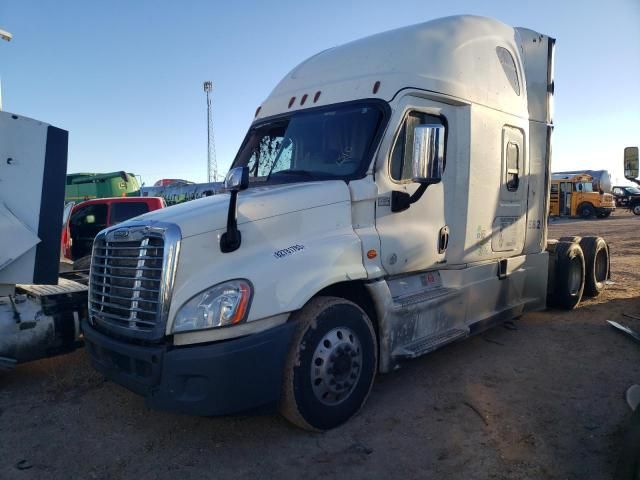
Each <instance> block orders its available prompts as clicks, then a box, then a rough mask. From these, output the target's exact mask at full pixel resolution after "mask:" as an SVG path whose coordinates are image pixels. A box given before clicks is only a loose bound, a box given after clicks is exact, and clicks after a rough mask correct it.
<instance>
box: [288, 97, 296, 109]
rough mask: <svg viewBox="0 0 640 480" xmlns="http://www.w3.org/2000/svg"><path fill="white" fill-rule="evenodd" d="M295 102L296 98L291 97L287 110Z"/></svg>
mask: <svg viewBox="0 0 640 480" xmlns="http://www.w3.org/2000/svg"><path fill="white" fill-rule="evenodd" d="M295 101H296V97H291V100H289V108H291V105H293V102H295Z"/></svg>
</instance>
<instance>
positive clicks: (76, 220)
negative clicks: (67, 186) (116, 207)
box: [70, 204, 107, 227]
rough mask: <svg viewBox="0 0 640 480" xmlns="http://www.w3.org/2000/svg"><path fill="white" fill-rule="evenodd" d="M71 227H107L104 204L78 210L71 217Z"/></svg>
mask: <svg viewBox="0 0 640 480" xmlns="http://www.w3.org/2000/svg"><path fill="white" fill-rule="evenodd" d="M70 223H71V225H72V226H77V227H82V226H85V225H95V226H101V227H105V226H106V225H107V206H106V205H105V204H92V205H87V206H85V207H82V208H80V209H79V210H78V211H77V212H74V214H73V215H72V216H71V221H70Z"/></svg>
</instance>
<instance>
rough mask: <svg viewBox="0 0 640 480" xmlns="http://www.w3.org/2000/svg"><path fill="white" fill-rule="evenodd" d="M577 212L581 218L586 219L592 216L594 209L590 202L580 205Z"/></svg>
mask: <svg viewBox="0 0 640 480" xmlns="http://www.w3.org/2000/svg"><path fill="white" fill-rule="evenodd" d="M578 213H579V214H580V216H581V217H582V218H584V219H587V218H591V217H593V215H594V214H595V213H596V211H595V209H594V208H593V206H592V205H591V204H590V203H585V204H584V205H580V208H579V209H578Z"/></svg>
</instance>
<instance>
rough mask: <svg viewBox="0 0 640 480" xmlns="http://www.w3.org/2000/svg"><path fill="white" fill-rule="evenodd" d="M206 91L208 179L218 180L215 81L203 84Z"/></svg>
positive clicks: (211, 180)
mask: <svg viewBox="0 0 640 480" xmlns="http://www.w3.org/2000/svg"><path fill="white" fill-rule="evenodd" d="M203 88H204V93H205V94H206V96H207V181H209V182H215V181H217V180H218V163H217V161H216V147H215V142H214V139H213V118H212V116H211V96H210V93H211V91H212V90H213V82H211V81H210V80H207V81H206V82H204V84H203Z"/></svg>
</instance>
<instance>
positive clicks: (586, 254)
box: [547, 236, 610, 310]
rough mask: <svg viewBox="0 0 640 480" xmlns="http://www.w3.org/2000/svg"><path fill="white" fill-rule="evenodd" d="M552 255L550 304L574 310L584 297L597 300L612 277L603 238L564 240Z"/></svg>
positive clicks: (554, 244) (553, 244)
mask: <svg viewBox="0 0 640 480" xmlns="http://www.w3.org/2000/svg"><path fill="white" fill-rule="evenodd" d="M547 251H548V252H549V256H550V259H549V262H550V270H549V298H548V301H549V305H551V306H554V307H558V308H562V309H565V310H571V309H573V308H575V307H576V306H577V305H578V303H579V302H580V300H581V299H582V296H583V295H584V296H587V297H597V296H598V295H600V293H602V291H603V290H604V288H605V286H606V281H607V279H608V278H609V276H610V253H609V246H608V245H607V242H605V240H604V239H603V238H601V237H577V236H575V237H562V238H561V239H560V240H558V241H555V240H552V241H551V242H549V245H548V246H547Z"/></svg>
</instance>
